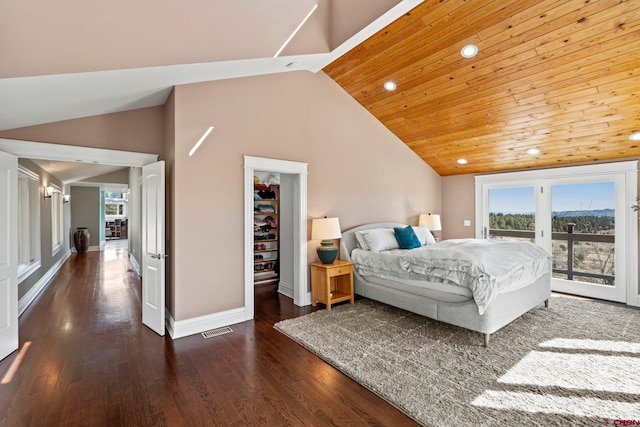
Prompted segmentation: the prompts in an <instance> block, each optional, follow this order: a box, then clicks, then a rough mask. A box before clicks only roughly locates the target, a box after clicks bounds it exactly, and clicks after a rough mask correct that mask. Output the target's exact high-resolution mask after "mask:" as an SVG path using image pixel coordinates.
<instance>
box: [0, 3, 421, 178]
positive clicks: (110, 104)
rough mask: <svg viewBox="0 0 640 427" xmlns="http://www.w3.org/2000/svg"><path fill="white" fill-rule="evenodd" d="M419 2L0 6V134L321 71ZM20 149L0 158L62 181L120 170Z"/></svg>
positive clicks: (70, 155)
mask: <svg viewBox="0 0 640 427" xmlns="http://www.w3.org/2000/svg"><path fill="white" fill-rule="evenodd" d="M422 1H423V0H270V1H269V2H265V1H262V0H234V1H228V0H191V1H190V2H175V1H173V0H139V1H136V2H131V1H129V0H112V1H111V2H108V3H94V2H90V3H84V2H82V3H78V2H77V1H75V0H59V1H56V2H49V1H48V0H34V1H30V2H20V1H18V0H11V1H8V2H5V3H3V5H2V8H0V10H1V11H2V13H1V14H0V58H2V61H0V98H1V99H2V102H0V130H5V129H13V128H19V127H25V126H32V125H38V124H43V123H50V122H56V121H61V120H68V119H74V118H80V117H88V116H94V115H100V114H108V113H114V112H119V111H126V110H132V109H138V108H145V107H152V106H157V105H162V104H164V103H165V101H166V99H167V97H168V95H169V94H170V92H171V90H172V88H173V87H174V86H176V85H182V84H189V83H196V82H202V81H211V80H221V79H230V78H238V77H247V76H256V75H262V74H271V73H282V72H289V71H300V70H307V71H310V72H314V73H315V72H318V71H320V70H321V69H322V68H323V67H324V66H326V65H328V64H329V63H331V62H333V61H334V60H335V59H337V58H339V57H340V56H342V55H343V54H344V53H346V52H347V51H349V50H350V49H352V48H353V47H355V46H357V45H358V44H360V43H361V42H363V41H364V40H366V39H367V38H368V37H370V36H371V35H373V34H375V33H376V32H377V31H378V30H380V29H382V28H384V27H385V26H386V25H388V24H389V23H391V22H393V21H394V20H396V19H397V18H399V17H400V16H402V15H403V14H404V13H406V12H408V11H409V10H411V9H413V8H414V7H415V6H416V5H418V4H420V3H421V2H422ZM316 4H317V5H318V7H317V9H316V10H315V11H314V13H313V14H312V15H311V16H310V18H309V19H308V20H307V21H306V22H305V23H304V25H303V26H302V27H301V28H300V29H299V31H298V32H297V33H295V36H294V37H293V38H292V39H291V41H290V42H289V43H288V44H287V45H286V47H285V48H284V50H283V51H282V54H281V56H280V57H277V58H274V57H273V55H274V54H275V53H276V52H277V51H278V49H279V48H280V47H281V46H282V45H283V43H284V42H285V41H286V40H287V38H288V37H289V36H290V35H291V34H292V33H293V32H294V30H295V29H296V27H298V26H299V25H300V24H301V22H302V21H303V18H304V17H305V16H306V15H307V14H308V13H309V11H310V10H311V9H312V8H313V7H314V6H315V5H316ZM36 11H37V12H36ZM0 142H1V141H0ZM20 144H22V147H20ZM20 144H16V143H15V141H14V142H13V143H7V140H5V144H4V146H3V144H1V143H0V149H2V150H4V151H7V152H13V153H14V154H16V155H19V156H21V157H28V158H33V159H41V160H46V159H49V160H51V159H53V160H55V161H49V162H46V161H45V162H39V164H40V165H41V166H42V167H43V168H44V169H45V170H47V171H48V172H50V173H51V174H53V175H54V176H56V177H58V178H59V179H61V180H62V181H64V182H65V183H70V182H78V181H81V180H82V179H86V178H88V177H89V176H88V174H89V173H90V171H93V172H95V174H93V176H97V175H100V174H104V173H108V172H109V171H110V170H109V166H107V165H111V164H114V163H108V162H110V161H112V159H106V160H104V159H103V160H101V161H100V163H101V165H100V166H97V165H93V166H90V167H87V166H86V165H84V164H82V163H81V162H77V161H76V160H77V159H85V158H91V159H93V157H92V155H91V154H90V153H87V152H86V151H82V150H81V152H79V153H77V152H76V151H75V149H76V148H79V147H76V148H74V147H67V148H65V149H64V150H63V152H64V155H62V156H60V155H56V156H54V157H45V158H44V159H43V156H44V155H46V154H41V153H43V151H41V149H42V146H41V145H36V146H31V147H30V148H27V147H25V146H24V144H26V143H25V142H20ZM34 147H36V148H34ZM11 150H14V151H11ZM39 150H40V151H39ZM46 151H47V152H48V151H49V150H46ZM25 152H30V153H33V154H35V156H34V157H30V156H27V155H25ZM99 156H100V153H99ZM99 156H98V157H99ZM136 161H137V160H136ZM59 162H63V163H59ZM64 162H70V163H64ZM115 164H119V163H115ZM120 167H122V165H120Z"/></svg>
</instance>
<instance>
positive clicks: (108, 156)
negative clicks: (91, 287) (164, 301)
mask: <svg viewBox="0 0 640 427" xmlns="http://www.w3.org/2000/svg"><path fill="white" fill-rule="evenodd" d="M0 151H4V152H6V153H9V154H13V155H14V156H17V157H18V158H25V159H38V160H58V161H67V162H77V161H78V159H82V160H83V161H85V162H87V163H94V162H95V163H100V164H105V165H115V166H127V167H130V166H133V167H140V168H141V167H142V166H144V165H146V164H149V163H153V162H156V161H157V160H158V155H157V154H151V153H137V152H133V151H120V150H109V149H105V148H92V147H80V146H74V145H64V144H54V143H46V142H36V141H22V140H17V139H7V138H0ZM67 185H69V184H65V187H66V186H67ZM67 209H68V208H67ZM66 212H67V211H66V210H65V213H66ZM69 224H70V223H69ZM66 225H67V224H66V223H65V226H66ZM15 245H16V247H15V248H14V252H16V253H17V250H18V248H17V240H16V242H15ZM17 294H18V293H17V292H16V303H17V299H18V296H17Z"/></svg>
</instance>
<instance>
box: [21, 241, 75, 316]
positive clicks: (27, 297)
mask: <svg viewBox="0 0 640 427" xmlns="http://www.w3.org/2000/svg"><path fill="white" fill-rule="evenodd" d="M70 256H71V252H70V251H69V252H66V253H65V254H63V255H62V256H61V257H60V259H59V260H58V261H56V263H55V264H53V265H52V266H51V268H50V269H49V270H48V271H47V272H46V273H45V274H44V275H43V276H42V277H41V278H40V280H38V281H37V282H36V283H35V284H34V285H33V286H32V287H31V289H29V290H28V291H27V293H26V294H24V296H23V297H22V298H20V300H19V301H18V316H20V315H21V314H22V313H24V311H25V310H26V309H27V307H29V305H30V304H31V303H32V302H33V300H35V299H36V297H37V296H38V295H39V294H40V292H42V291H43V290H44V288H46V287H47V285H48V284H49V282H50V281H51V279H52V278H53V276H55V274H56V273H57V272H58V270H60V267H62V264H64V262H65V261H66V260H67V259H68V258H69V257H70Z"/></svg>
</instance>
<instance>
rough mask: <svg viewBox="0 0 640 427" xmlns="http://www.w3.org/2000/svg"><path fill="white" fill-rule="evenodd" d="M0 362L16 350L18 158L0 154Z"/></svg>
mask: <svg viewBox="0 0 640 427" xmlns="http://www.w3.org/2000/svg"><path fill="white" fill-rule="evenodd" d="M0 201H1V203H0V236H2V238H0V359H4V358H5V357H7V356H8V355H9V354H11V353H12V352H14V351H15V350H17V349H18V251H17V247H18V242H17V240H18V231H17V230H18V158H17V157H16V156H13V155H11V154H7V153H4V152H1V151H0Z"/></svg>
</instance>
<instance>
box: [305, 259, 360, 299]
mask: <svg viewBox="0 0 640 427" xmlns="http://www.w3.org/2000/svg"><path fill="white" fill-rule="evenodd" d="M342 301H349V303H350V304H353V263H352V262H349V261H342V260H336V261H334V262H333V264H322V263H320V262H314V263H313V264H311V305H312V306H314V307H315V306H316V302H322V303H324V304H326V306H327V311H331V304H335V303H338V302H342Z"/></svg>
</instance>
